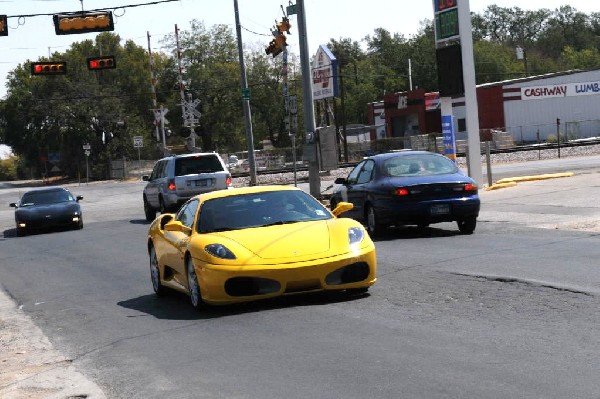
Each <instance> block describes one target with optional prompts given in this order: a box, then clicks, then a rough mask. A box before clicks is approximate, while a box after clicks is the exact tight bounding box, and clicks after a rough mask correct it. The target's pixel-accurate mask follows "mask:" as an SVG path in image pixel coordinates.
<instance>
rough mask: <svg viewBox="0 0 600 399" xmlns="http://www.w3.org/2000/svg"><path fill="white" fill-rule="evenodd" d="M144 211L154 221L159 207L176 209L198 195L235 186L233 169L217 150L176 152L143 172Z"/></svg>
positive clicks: (164, 209)
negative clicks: (232, 177)
mask: <svg viewBox="0 0 600 399" xmlns="http://www.w3.org/2000/svg"><path fill="white" fill-rule="evenodd" d="M142 179H143V180H144V181H147V182H148V183H147V184H146V187H145V188H144V212H145V214H146V220H147V221H152V220H154V218H155V217H156V211H160V213H165V212H170V211H176V210H177V209H178V208H179V207H180V206H181V205H182V204H183V203H184V202H185V201H187V200H188V199H190V198H191V197H193V196H194V195H197V194H201V193H206V192H209V191H214V190H223V189H228V188H231V187H232V186H231V173H229V170H228V169H227V166H226V165H225V162H223V159H221V157H220V156H219V154H217V153H216V152H206V153H194V154H185V155H173V156H169V157H165V158H162V159H159V160H158V161H156V164H154V168H153V169H152V174H151V175H150V176H143V177H142Z"/></svg>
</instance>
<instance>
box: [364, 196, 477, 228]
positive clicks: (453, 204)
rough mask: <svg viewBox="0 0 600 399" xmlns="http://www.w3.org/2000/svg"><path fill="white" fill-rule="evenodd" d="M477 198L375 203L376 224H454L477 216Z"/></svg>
mask: <svg viewBox="0 0 600 399" xmlns="http://www.w3.org/2000/svg"><path fill="white" fill-rule="evenodd" d="M480 207H481V202H480V200H479V196H477V195H475V196H470V197H463V198H456V199H440V200H430V201H420V202H415V203H411V202H406V201H401V200H395V199H386V200H380V201H377V202H376V203H375V210H376V213H377V218H378V222H379V223H382V224H386V225H413V224H414V225H423V224H432V223H440V222H454V221H457V220H463V219H467V218H471V217H477V216H479V209H480Z"/></svg>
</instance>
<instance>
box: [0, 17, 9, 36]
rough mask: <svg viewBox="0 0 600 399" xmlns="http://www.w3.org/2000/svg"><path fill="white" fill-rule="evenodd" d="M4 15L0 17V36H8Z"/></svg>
mask: <svg viewBox="0 0 600 399" xmlns="http://www.w3.org/2000/svg"><path fill="white" fill-rule="evenodd" d="M6 18H7V16H6V15H0V36H8V22H7V19H6Z"/></svg>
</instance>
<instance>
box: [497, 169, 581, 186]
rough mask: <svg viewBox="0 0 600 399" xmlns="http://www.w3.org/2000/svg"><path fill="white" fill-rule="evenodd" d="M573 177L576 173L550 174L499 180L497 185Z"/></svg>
mask: <svg viewBox="0 0 600 399" xmlns="http://www.w3.org/2000/svg"><path fill="white" fill-rule="evenodd" d="M573 175H575V173H573V172H566V173H550V174H545V175H535V176H520V177H507V178H505V179H500V180H498V181H497V182H496V184H503V183H509V182H521V181H532V180H546V179H557V178H560V177H571V176H573Z"/></svg>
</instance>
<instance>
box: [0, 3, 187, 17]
mask: <svg viewBox="0 0 600 399" xmlns="http://www.w3.org/2000/svg"><path fill="white" fill-rule="evenodd" d="M174 1H181V0H156V1H151V2H148V3H139V4H127V5H123V6H117V7H104V8H94V9H91V10H86V11H107V10H112V11H115V10H121V9H126V8H135V7H144V6H153V5H158V4H162V3H172V2H174ZM54 14H57V13H55V12H54V13H39V14H23V15H8V16H7V18H33V17H51V16H53V15H54Z"/></svg>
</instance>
